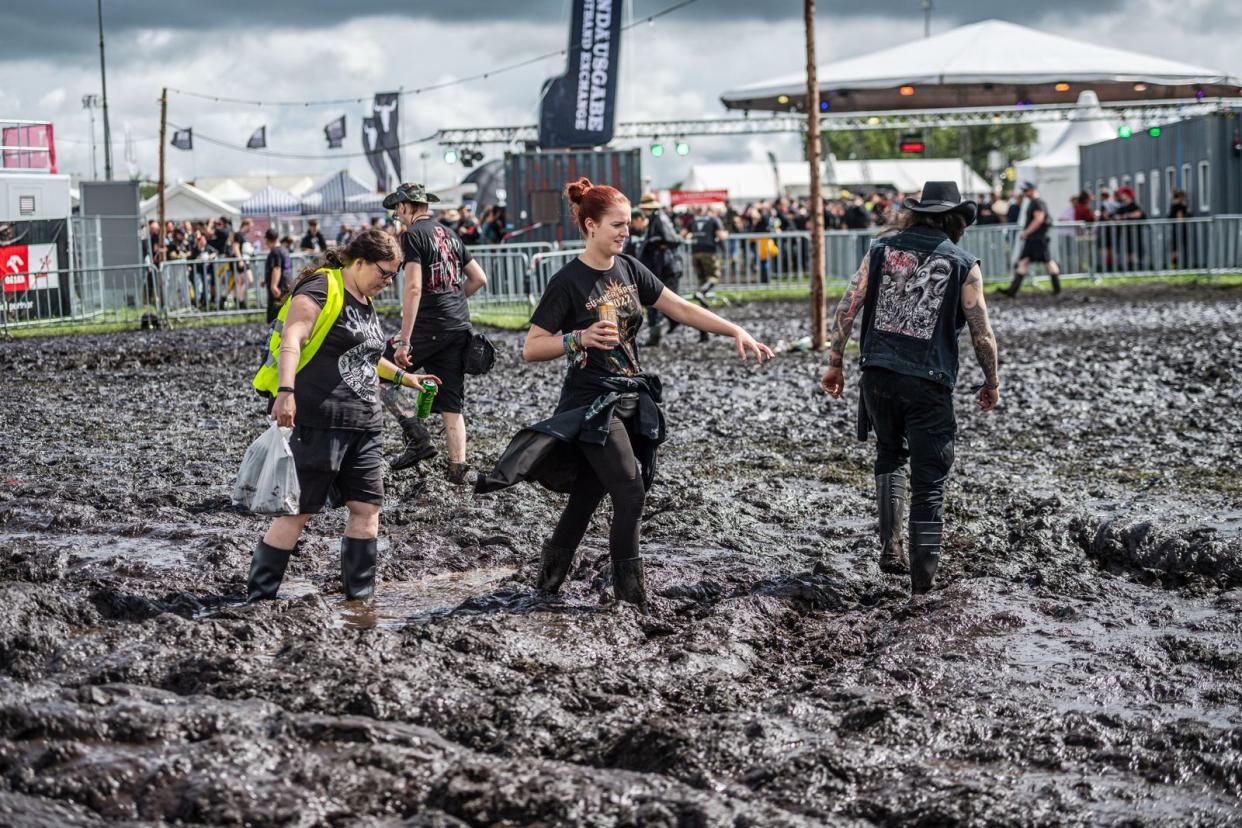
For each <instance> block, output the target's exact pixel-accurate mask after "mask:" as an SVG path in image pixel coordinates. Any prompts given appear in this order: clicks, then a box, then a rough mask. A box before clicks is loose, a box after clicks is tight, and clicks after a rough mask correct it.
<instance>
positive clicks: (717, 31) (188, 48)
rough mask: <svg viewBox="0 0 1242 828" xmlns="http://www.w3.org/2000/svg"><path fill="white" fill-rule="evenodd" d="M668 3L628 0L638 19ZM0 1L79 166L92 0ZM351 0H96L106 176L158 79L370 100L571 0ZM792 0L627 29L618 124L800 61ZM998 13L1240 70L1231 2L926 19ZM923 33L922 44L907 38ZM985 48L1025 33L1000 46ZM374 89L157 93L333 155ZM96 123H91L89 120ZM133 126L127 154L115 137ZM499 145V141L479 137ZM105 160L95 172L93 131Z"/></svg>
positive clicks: (836, 11) (438, 70)
mask: <svg viewBox="0 0 1242 828" xmlns="http://www.w3.org/2000/svg"><path fill="white" fill-rule="evenodd" d="M675 2H677V0H629V3H628V5H629V7H630V13H631V15H632V17H633V18H634V19H638V20H641V19H642V18H644V17H646V16H648V15H651V14H653V13H656V12H658V11H660V10H662V9H665V8H668V7H669V6H672V5H674V4H675ZM18 5H19V4H18V0H0V12H4V14H3V18H4V21H5V29H6V32H5V48H4V50H3V51H2V52H0V78H3V82H0V115H3V116H5V117H12V118H23V119H39V120H51V121H53V122H55V125H56V137H57V148H58V156H59V158H58V160H59V162H60V168H61V170H62V171H63V172H70V173H74V174H80V175H84V176H87V177H89V176H90V143H89V134H90V133H89V127H88V123H89V122H88V118H87V113H86V112H85V111H84V110H83V109H82V105H81V99H82V96H83V95H84V94H87V93H98V92H99V49H98V33H97V30H96V20H95V4H94V3H92V2H88V0H40V2H39V3H37V4H20V5H21V11H20V12H19V11H16V10H14V7H16V6H18ZM360 5H361V4H354V3H350V2H348V0H264V1H263V2H258V3H253V2H248V3H241V2H234V0H227V1H222V0H216V1H215V2H211V1H210V0H203V1H202V2H195V1H191V2H181V0H164V1H163V2H148V1H147V0H124V2H122V0H104V2H103V6H104V26H105V35H106V38H107V46H108V53H107V59H108V99H109V110H110V116H111V125H112V135H113V158H114V168H115V175H116V176H118V177H125V176H127V175H129V173H130V170H131V169H136V171H137V172H138V173H140V174H142V175H143V176H144V177H154V176H155V174H156V171H157V163H158V162H157V157H158V156H157V153H158V143H157V138H156V136H157V135H158V128H159V106H158V98H159V91H160V87H161V86H165V85H167V86H169V87H174V88H179V89H185V90H192V91H196V92H204V93H209V94H217V95H222V96H231V97H240V98H258V99H265V100H306V99H324V98H345V97H365V98H368V101H369V96H370V95H371V94H372V93H374V92H377V91H385V90H395V89H396V88H398V87H402V86H404V87H405V88H406V89H410V88H418V87H421V86H426V85H429V84H435V83H440V82H443V81H445V80H449V79H452V78H455V77H460V76H463V75H468V74H473V73H476V72H481V71H486V70H488V69H491V68H495V67H499V66H504V65H507V64H511V63H515V62H518V61H521V60H523V59H526V58H530V57H533V56H536V55H539V54H543V53H546V52H550V51H554V50H558V49H561V48H564V46H565V44H566V41H567V38H568V31H567V30H568V16H569V3H568V2H567V0H522V1H521V2H516V0H493V1H489V0H455V2H453V3H442V2H427V1H426V0H406V2H402V3H387V4H380V3H377V4H372V5H374V6H375V7H376V8H377V9H383V12H382V14H376V15H367V14H364V13H363V12H361V11H358V10H357V9H358V7H359V6H360ZM817 6H818V11H819V19H818V26H817V41H818V51H819V62H820V63H825V62H828V61H830V60H835V59H838V58H844V57H850V56H854V55H857V54H862V53H866V52H869V51H873V50H875V49H879V48H883V47H887V46H893V45H897V44H900V43H903V42H907V41H917V40H918V39H919V38H920V37H921V36H922V34H923V15H922V11H921V9H920V3H919V0H872V2H867V3H860V2H857V0H848V1H843V0H819V2H818V3H817ZM801 15H802V3H801V0H697V2H694V3H692V4H691V5H689V6H687V7H686V8H683V9H680V10H678V11H676V12H674V13H672V14H670V15H668V16H666V17H662V18H661V19H660V20H658V21H657V22H655V23H654V24H651V25H647V24H643V25H640V26H638V27H637V28H634V29H631V30H630V31H628V32H627V33H626V34H625V35H624V37H623V53H622V91H621V96H620V101H619V103H618V115H619V119H620V120H623V121H624V120H647V119H669V118H688V117H711V116H718V115H723V114H725V110H724V108H723V107H722V106H721V104H720V101H719V96H720V93H721V92H723V91H724V90H726V89H730V88H733V87H737V86H741V85H744V84H747V83H751V82H754V81H757V80H762V79H765V78H769V77H773V76H778V75H783V74H788V73H790V72H795V71H798V70H799V69H800V68H801V66H802V64H803V58H802V50H803V34H802V17H801ZM993 17H996V18H1002V19H1005V20H1009V21H1012V22H1015V23H1021V24H1023V25H1028V26H1033V27H1036V28H1040V29H1043V30H1045V31H1048V32H1052V33H1054V34H1058V35H1062V36H1065V37H1071V38H1076V39H1080V40H1083V41H1086V42H1089V43H1098V44H1106V45H1110V46H1114V47H1117V48H1123V49H1131V50H1135V51H1140V52H1150V53H1153V54H1160V55H1162V56H1164V57H1168V58H1171V59H1175V60H1183V61H1186V62H1189V63H1194V64H1197V65H1202V66H1208V67H1212V68H1216V69H1219V70H1221V71H1223V72H1226V73H1228V74H1230V75H1233V76H1234V77H1239V76H1242V48H1239V47H1238V40H1239V38H1238V35H1239V34H1242V4H1240V3H1237V2H1234V0H1177V2H1171V0H1043V2H1038V3H1036V2H1031V0H935V10H934V13H933V17H932V32H933V34H935V33H937V32H943V31H946V30H947V29H949V28H952V27H954V26H957V25H960V24H962V23H969V22H975V21H979V20H985V19H988V18H993ZM915 48H917V45H916V46H915ZM996 48H1004V49H1012V48H1021V45H1020V44H1004V45H1001V44H998V45H997V47H996ZM563 69H564V59H563V58H551V59H547V60H543V61H539V62H537V63H535V64H533V65H531V66H527V67H525V68H522V69H518V70H515V71H512V72H507V73H504V74H501V75H498V76H495V77H492V78H489V79H487V80H479V81H474V82H471V83H469V84H465V85H461V86H454V87H451V88H448V89H444V90H439V91H433V92H427V93H423V94H419V95H411V96H407V97H405V98H404V99H403V105H404V106H405V107H406V111H405V113H404V116H403V130H404V134H403V136H402V139H403V140H411V139H413V138H417V137H421V136H424V135H428V134H430V133H432V132H434V131H435V130H437V129H441V128H445V127H468V126H495V125H510V124H533V123H534V122H535V116H536V106H537V100H538V95H539V90H540V87H541V84H542V83H543V81H544V80H545V79H546V78H548V77H551V76H553V75H557V74H560V73H561V72H562V71H563ZM368 109H369V103H368V104H365V105H364V104H353V103H351V104H346V105H336V106H329V107H305V108H303V107H298V108H276V107H263V108H257V107H253V106H242V105H235V104H228V105H226V104H219V103H214V102H210V101H205V100H199V99H196V98H192V97H187V96H181V95H170V99H169V121H170V122H173V123H177V124H184V125H190V126H193V127H194V131H195V133H196V137H197V136H200V135H201V136H211V137H214V138H219V139H222V140H225V141H228V142H230V143H232V144H234V145H236V146H239V147H240V146H242V145H244V144H245V142H246V139H247V137H248V136H249V135H250V133H251V132H252V131H253V130H254V129H255V128H257V127H258V126H261V125H264V124H266V125H267V128H268V130H267V135H268V148H269V149H270V150H272V151H279V152H291V153H305V154H313V155H329V154H330V153H329V151H328V150H327V149H326V147H325V143H324V139H323V134H322V131H321V130H322V127H323V125H324V124H325V123H327V122H328V121H329V120H332V119H333V118H335V117H337V116H339V115H341V114H345V115H347V116H348V130H349V135H348V137H347V138H346V141H345V147H344V151H347V152H355V151H357V150H359V149H360V145H359V136H358V132H359V126H360V125H359V119H360V117H361V116H362V115H363V114H367V110H368ZM96 131H97V135H98V136H99V137H100V140H102V125H101V123H100V122H99V119H97V125H96ZM127 134H128V135H129V136H130V139H131V141H130V144H129V148H130V149H129V152H130V154H131V155H132V158H133V161H132V162H129V161H127V159H126V152H127V146H126V135H127ZM690 141H691V147H692V151H691V155H690V156H689V157H688V158H684V159H683V158H679V157H677V156H675V155H673V154H672V153H668V154H667V155H666V156H665V157H664V158H663V159H659V160H656V159H653V158H651V156H650V155H647V156H645V158H644V172H645V174H647V175H648V176H650V177H651V178H652V179H653V181H654V183H655V184H657V185H667V184H670V183H672V182H674V181H676V180H678V179H679V178H680V177H682V176H683V175H684V173H685V170H686V168H687V167H688V166H689V164H691V163H693V162H694V161H695V160H699V161H705V160H747V159H750V158H756V159H759V158H763V157H764V153H765V152H766V151H767V150H768V149H773V150H775V151H776V152H777V154H778V156H780V157H781V158H782V159H783V160H794V159H796V158H797V156H798V144H797V141H796V139H795V138H794V137H792V136H757V137H751V138H713V139H708V138H694V139H690ZM424 151H425V152H427V153H428V154H429V158H427V159H426V161H425V162H424V161H421V160H420V159H419V157H418V156H419V152H420V148H418V147H414V148H407V149H406V150H405V165H406V171H405V175H404V177H405V178H406V179H407V180H417V179H421V178H422V177H423V172H422V168H423V164H424V163H425V164H426V168H427V173H426V174H427V178H428V180H429V181H430V183H431V184H433V185H443V184H447V183H451V182H455V181H457V180H459V179H460V178H461V176H462V175H463V174H464V173H465V170H463V169H462V168H461V167H460V166H453V167H451V166H449V165H447V164H445V163H444V161H443V160H442V151H443V150H442V149H441V148H439V147H437V146H435V145H433V144H427V145H425V148H424ZM484 151H485V153H487V154H488V155H489V157H490V156H491V155H494V154H495V153H498V152H499V151H500V150H499V148H496V147H486V148H484ZM168 166H169V176H170V178H171V179H172V180H174V181H176V180H180V179H186V178H191V177H193V176H194V175H196V174H197V175H227V174H239V175H240V174H264V173H271V174H273V175H277V174H293V173H309V174H315V175H318V174H323V173H327V172H331V171H333V170H336V169H340V168H342V167H345V166H348V167H349V168H350V169H351V170H352V171H353V172H354V173H355V175H357V176H358V177H359V178H361V179H362V180H364V181H367V182H370V181H373V176H372V174H371V172H370V170H369V168H368V166H367V165H366V162H365V161H364V160H363V159H361V158H355V159H346V158H341V157H336V158H328V159H323V160H290V159H279V158H265V157H263V156H260V155H257V154H256V153H247V152H244V151H237V150H232V149H226V148H223V147H217V146H213V145H211V144H209V143H207V142H206V141H204V140H201V139H198V140H196V142H195V150H194V152H193V153H188V152H181V151H178V150H176V149H172V148H170V149H169V151H168ZM98 168H99V171H100V175H101V176H102V172H103V151H102V144H100V149H99V160H98Z"/></svg>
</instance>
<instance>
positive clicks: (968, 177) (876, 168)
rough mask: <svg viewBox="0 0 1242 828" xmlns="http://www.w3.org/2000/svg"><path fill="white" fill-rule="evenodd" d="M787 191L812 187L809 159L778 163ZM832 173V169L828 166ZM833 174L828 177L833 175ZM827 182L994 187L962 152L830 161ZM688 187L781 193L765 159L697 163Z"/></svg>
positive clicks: (763, 195) (743, 195) (741, 194)
mask: <svg viewBox="0 0 1242 828" xmlns="http://www.w3.org/2000/svg"><path fill="white" fill-rule="evenodd" d="M776 167H777V174H778V175H779V176H780V189H781V192H782V194H784V193H787V192H791V191H792V192H799V193H804V192H808V191H809V190H810V187H811V169H810V167H808V166H807V164H806V163H805V162H782V163H779V164H777V165H776ZM829 170H830V171H831V172H832V175H831V176H830V175H828V171H829ZM830 178H831V179H832V180H829V179H830ZM822 180H823V183H824V185H825V186H830V185H840V186H845V187H851V186H853V187H858V186H876V187H878V186H890V187H894V188H895V189H897V190H900V191H901V192H904V193H913V192H918V191H919V190H922V189H923V183H924V182H925V181H956V182H957V186H958V189H960V190H961V191H962V192H963V193H986V192H988V191H989V190H990V189H991V188H990V187H989V186H988V184H987V182H986V181H984V180H983V179H982V178H981V177H979V175H978V174H977V173H975V171H974V170H972V169H970V167H969V166H968V165H967V164H966V163H965V162H963V161H962V160H961V159H959V158H892V159H886V160H880V161H839V160H834V161H833V162H832V163H831V165H826V169H825V174H824V175H823V176H822ZM681 188H682V189H683V190H728V191H729V200H730V201H753V200H756V199H771V198H774V197H775V196H776V181H775V179H774V178H773V176H772V165H771V164H769V163H767V162H765V161H755V162H749V163H741V164H695V165H694V166H693V167H691V168H690V174H689V176H688V177H687V178H686V180H685V182H683V184H682V187H681Z"/></svg>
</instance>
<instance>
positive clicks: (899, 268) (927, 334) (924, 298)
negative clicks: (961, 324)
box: [875, 247, 953, 339]
mask: <svg viewBox="0 0 1242 828" xmlns="http://www.w3.org/2000/svg"><path fill="white" fill-rule="evenodd" d="M880 276H881V279H880V295H879V300H878V301H877V302H876V306H875V327H876V329H877V330H881V331H884V332H886V333H895V334H901V335H902V336H911V337H914V338H916V339H931V338H932V333H933V332H934V331H935V330H936V321H937V320H938V319H939V318H940V306H941V305H942V304H944V294H945V291H946V290H947V289H948V287H949V279H951V278H953V263H952V262H951V261H949V260H948V259H946V258H945V257H944V256H937V255H935V254H934V253H916V252H914V251H910V250H897V249H895V248H891V247H890V248H887V249H885V251H884V261H883V263H882V264H881V265H880Z"/></svg>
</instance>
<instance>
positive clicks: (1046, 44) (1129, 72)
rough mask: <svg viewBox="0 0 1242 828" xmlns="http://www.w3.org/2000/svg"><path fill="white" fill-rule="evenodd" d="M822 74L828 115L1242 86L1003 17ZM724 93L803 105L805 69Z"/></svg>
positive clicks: (754, 102) (756, 101) (728, 99)
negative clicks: (1085, 92) (1086, 93)
mask: <svg viewBox="0 0 1242 828" xmlns="http://www.w3.org/2000/svg"><path fill="white" fill-rule="evenodd" d="M818 72H819V75H818V77H819V89H820V95H821V98H822V100H823V103H821V109H823V111H825V112H827V113H828V114H835V113H838V112H875V111H888V110H899V109H935V108H950V107H984V106H997V107H1012V106H1026V105H1031V104H1053V103H1073V102H1074V100H1075V99H1076V98H1077V97H1078V93H1079V92H1081V91H1083V90H1084V89H1094V90H1095V91H1096V93H1097V94H1098V95H1099V98H1100V100H1101V101H1108V102H1112V101H1135V100H1153V99H1172V98H1195V97H1204V96H1206V97H1238V96H1239V94H1240V93H1242V86H1240V85H1239V82H1238V80H1237V79H1236V78H1231V77H1229V76H1227V75H1225V74H1224V73H1222V72H1219V71H1217V70H1215V69H1209V68H1206V67H1202V66H1195V65H1192V64H1189V63H1182V62H1180V61H1175V60H1169V59H1167V58H1163V57H1156V56H1152V55H1145V54H1141V53H1139V52H1128V51H1125V50H1122V49H1113V48H1110V47H1108V46H1098V45H1096V44H1094V43H1085V42H1082V41H1078V40H1071V39H1070V38H1067V37H1060V36H1058V35H1052V34H1048V33H1046V32H1041V31H1038V30H1036V29H1030V28H1027V27H1026V26H1019V25H1017V24H1015V23H1008V22H1006V21H1003V20H986V21H983V22H982V23H972V24H970V25H968V26H962V27H960V28H957V29H953V30H952V31H948V32H945V33H943V34H939V35H935V36H933V37H929V38H924V39H921V40H916V41H913V42H911V43H904V44H901V45H900V46H894V47H891V48H888V49H882V50H880V51H878V52H871V53H870V54H866V55H859V56H857V57H852V58H847V59H845V60H839V61H836V62H834V63H827V64H823V65H821V66H819V67H818ZM721 101H722V102H723V103H724V105H725V106H726V107H727V108H729V109H743V110H765V111H769V110H770V111H774V112H788V111H801V110H802V109H803V108H804V107H805V104H806V75H805V73H804V72H801V71H799V72H795V73H793V74H789V75H784V76H781V77H778V78H772V79H770V80H766V81H761V82H758V83H753V84H749V85H747V86H743V87H739V88H738V89H733V90H730V91H728V92H725V93H724V94H723V95H722V96H721ZM824 104H827V106H826V107H825V106H824Z"/></svg>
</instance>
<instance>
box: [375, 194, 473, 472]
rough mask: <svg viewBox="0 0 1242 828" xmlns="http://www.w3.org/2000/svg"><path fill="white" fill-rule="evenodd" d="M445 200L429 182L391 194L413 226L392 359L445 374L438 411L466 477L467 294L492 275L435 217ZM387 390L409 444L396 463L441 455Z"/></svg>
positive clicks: (454, 460) (390, 201)
mask: <svg viewBox="0 0 1242 828" xmlns="http://www.w3.org/2000/svg"><path fill="white" fill-rule="evenodd" d="M439 200H440V197H439V196H437V195H436V194H435V193H429V192H427V189H426V187H424V186H423V185H422V184H401V185H400V186H398V187H397V189H396V191H395V192H392V193H389V194H388V195H387V196H386V197H385V198H384V207H385V208H386V209H389V210H393V211H394V212H395V213H396V216H397V218H398V219H399V220H400V221H401V224H402V225H403V226H405V227H406V228H407V229H406V230H405V232H404V233H402V234H401V253H402V255H403V256H404V258H405V264H404V265H403V266H402V267H403V269H404V272H405V290H404V293H403V295H402V297H401V333H400V334H399V335H398V336H397V337H396V338H395V339H394V340H393V341H392V346H393V353H392V358H393V359H394V360H395V361H396V363H397V365H398V366H400V367H401V368H414V369H420V368H421V369H422V371H423V373H427V374H434V375H435V376H437V377H439V378H440V390H439V391H438V392H437V393H436V396H435V401H434V402H433V403H432V404H431V410H432V412H434V413H437V414H439V415H440V417H441V419H442V420H443V421H444V440H445V443H446V444H447V448H448V455H449V457H448V459H449V462H448V468H447V473H448V478H449V480H450V481H451V482H453V483H457V484H464V483H466V482H467V480H466V476H467V471H468V469H467V466H466V420H465V417H463V416H462V408H463V404H464V402H465V394H466V370H465V369H466V352H467V350H468V348H469V345H470V334H471V328H470V307H469V305H467V303H466V299H467V298H468V297H470V296H472V295H474V293H475V292H476V291H478V290H479V289H481V288H482V287H483V286H484V285H486V284H487V274H485V273H484V272H483V268H482V267H480V266H479V263H478V262H476V261H474V259H473V258H472V257H471V256H470V251H468V250H467V249H466V247H465V245H464V244H462V241H461V237H460V236H458V235H457V233H456V232H454V231H453V230H452V229H451V228H449V227H446V226H445V225H444V224H442V223H440V222H439V221H437V220H436V219H434V218H432V216H431V213H430V211H429V207H428V205H430V204H432V203H435V202H438V201H439ZM391 395H392V392H390V394H389V395H386V396H387V397H388V399H386V400H385V401H386V402H387V403H388V407H389V410H390V411H393V413H394V414H396V415H397V420H398V422H400V423H401V428H402V430H403V431H404V432H405V435H406V438H407V440H408V441H409V444H408V445H407V446H406V449H405V452H404V453H403V454H401V456H399V457H397V458H396V459H394V460H393V461H392V463H391V464H390V465H391V467H392V468H393V469H397V470H399V469H404V468H407V467H408V466H412V465H414V464H415V463H417V462H419V461H420V460H426V459H430V458H431V457H434V456H435V454H436V450H435V449H434V448H433V447H432V445H431V436H430V435H429V434H428V433H427V430H426V429H425V428H423V426H422V423H420V422H419V421H418V419H417V418H416V417H413V416H411V414H410V412H408V411H402V410H400V406H399V404H398V403H397V401H396V400H392V399H391Z"/></svg>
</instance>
